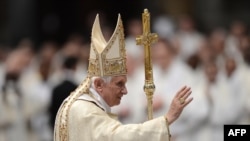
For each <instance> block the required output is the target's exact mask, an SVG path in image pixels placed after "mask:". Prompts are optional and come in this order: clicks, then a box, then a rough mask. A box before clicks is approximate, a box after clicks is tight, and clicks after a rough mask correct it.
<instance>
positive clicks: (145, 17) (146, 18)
mask: <svg viewBox="0 0 250 141" xmlns="http://www.w3.org/2000/svg"><path fill="white" fill-rule="evenodd" d="M142 25H143V34H142V35H139V36H138V37H137V38H136V44H137V45H142V46H144V48H145V51H144V57H145V77H146V80H150V79H152V78H151V76H152V74H151V71H152V63H151V48H150V46H151V44H153V43H154V42H156V41H157V40H158V35H157V34H156V33H150V13H149V12H148V9H144V13H143V14H142Z"/></svg>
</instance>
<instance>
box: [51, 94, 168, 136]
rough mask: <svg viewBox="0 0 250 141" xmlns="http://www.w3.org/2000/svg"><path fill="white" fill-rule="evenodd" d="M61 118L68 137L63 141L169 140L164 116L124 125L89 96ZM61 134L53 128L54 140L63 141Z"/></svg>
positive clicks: (75, 103) (79, 99) (85, 96)
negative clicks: (66, 123)
mask: <svg viewBox="0 0 250 141" xmlns="http://www.w3.org/2000/svg"><path fill="white" fill-rule="evenodd" d="M62 118H64V120H65V121H68V129H67V131H68V138H66V139H63V140H64V141H169V131H168V125H167V124H166V121H165V118H164V117H163V116H162V117H159V118H156V119H153V120H150V121H146V122H144V123H141V124H126V125H123V124H121V123H120V122H119V121H117V120H116V116H114V115H113V114H109V113H106V112H105V111H104V110H103V108H102V105H100V103H99V102H98V101H97V100H95V99H94V98H93V97H91V96H90V95H88V94H86V95H83V96H80V97H79V98H78V99H77V100H76V101H75V102H74V103H73V104H72V106H71V108H70V109H69V113H68V119H67V120H66V119H65V118H67V117H61V118H60V120H62ZM60 135H61V133H60V132H59V128H55V139H54V141H62V140H60V137H59V136H60Z"/></svg>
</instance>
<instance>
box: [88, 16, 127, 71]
mask: <svg viewBox="0 0 250 141" xmlns="http://www.w3.org/2000/svg"><path fill="white" fill-rule="evenodd" d="M88 74H89V75H90V76H116V75H125V74H127V69H126V50H125V42H124V29H123V24H122V20H121V16H120V15H119V16H118V21H117V25H116V28H115V31H114V33H113V35H112V36H111V38H110V40H109V41H108V42H106V41H105V39H104V37H103V34H102V32H101V28H100V24H99V17H98V15H97V16H96V19H95V22H94V25H93V28H92V37H91V49H90V58H89V68H88Z"/></svg>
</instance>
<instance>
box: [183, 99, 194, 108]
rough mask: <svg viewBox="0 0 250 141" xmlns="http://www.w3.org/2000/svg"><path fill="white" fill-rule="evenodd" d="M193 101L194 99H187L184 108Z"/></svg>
mask: <svg viewBox="0 0 250 141" xmlns="http://www.w3.org/2000/svg"><path fill="white" fill-rule="evenodd" d="M192 100H193V97H190V98H189V99H187V100H186V101H185V103H184V104H183V106H184V107H185V106H187V105H188V104H189V103H190V102H191V101H192Z"/></svg>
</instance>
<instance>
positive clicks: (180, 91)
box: [176, 86, 187, 97]
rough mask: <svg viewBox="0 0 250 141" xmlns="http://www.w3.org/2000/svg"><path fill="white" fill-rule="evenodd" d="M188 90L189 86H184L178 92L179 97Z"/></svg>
mask: <svg viewBox="0 0 250 141" xmlns="http://www.w3.org/2000/svg"><path fill="white" fill-rule="evenodd" d="M186 88H187V86H183V87H182V88H181V89H180V90H179V91H178V92H177V95H176V96H177V97H180V96H179V95H180V94H181V93H182V91H184V90H185V89H186Z"/></svg>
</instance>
